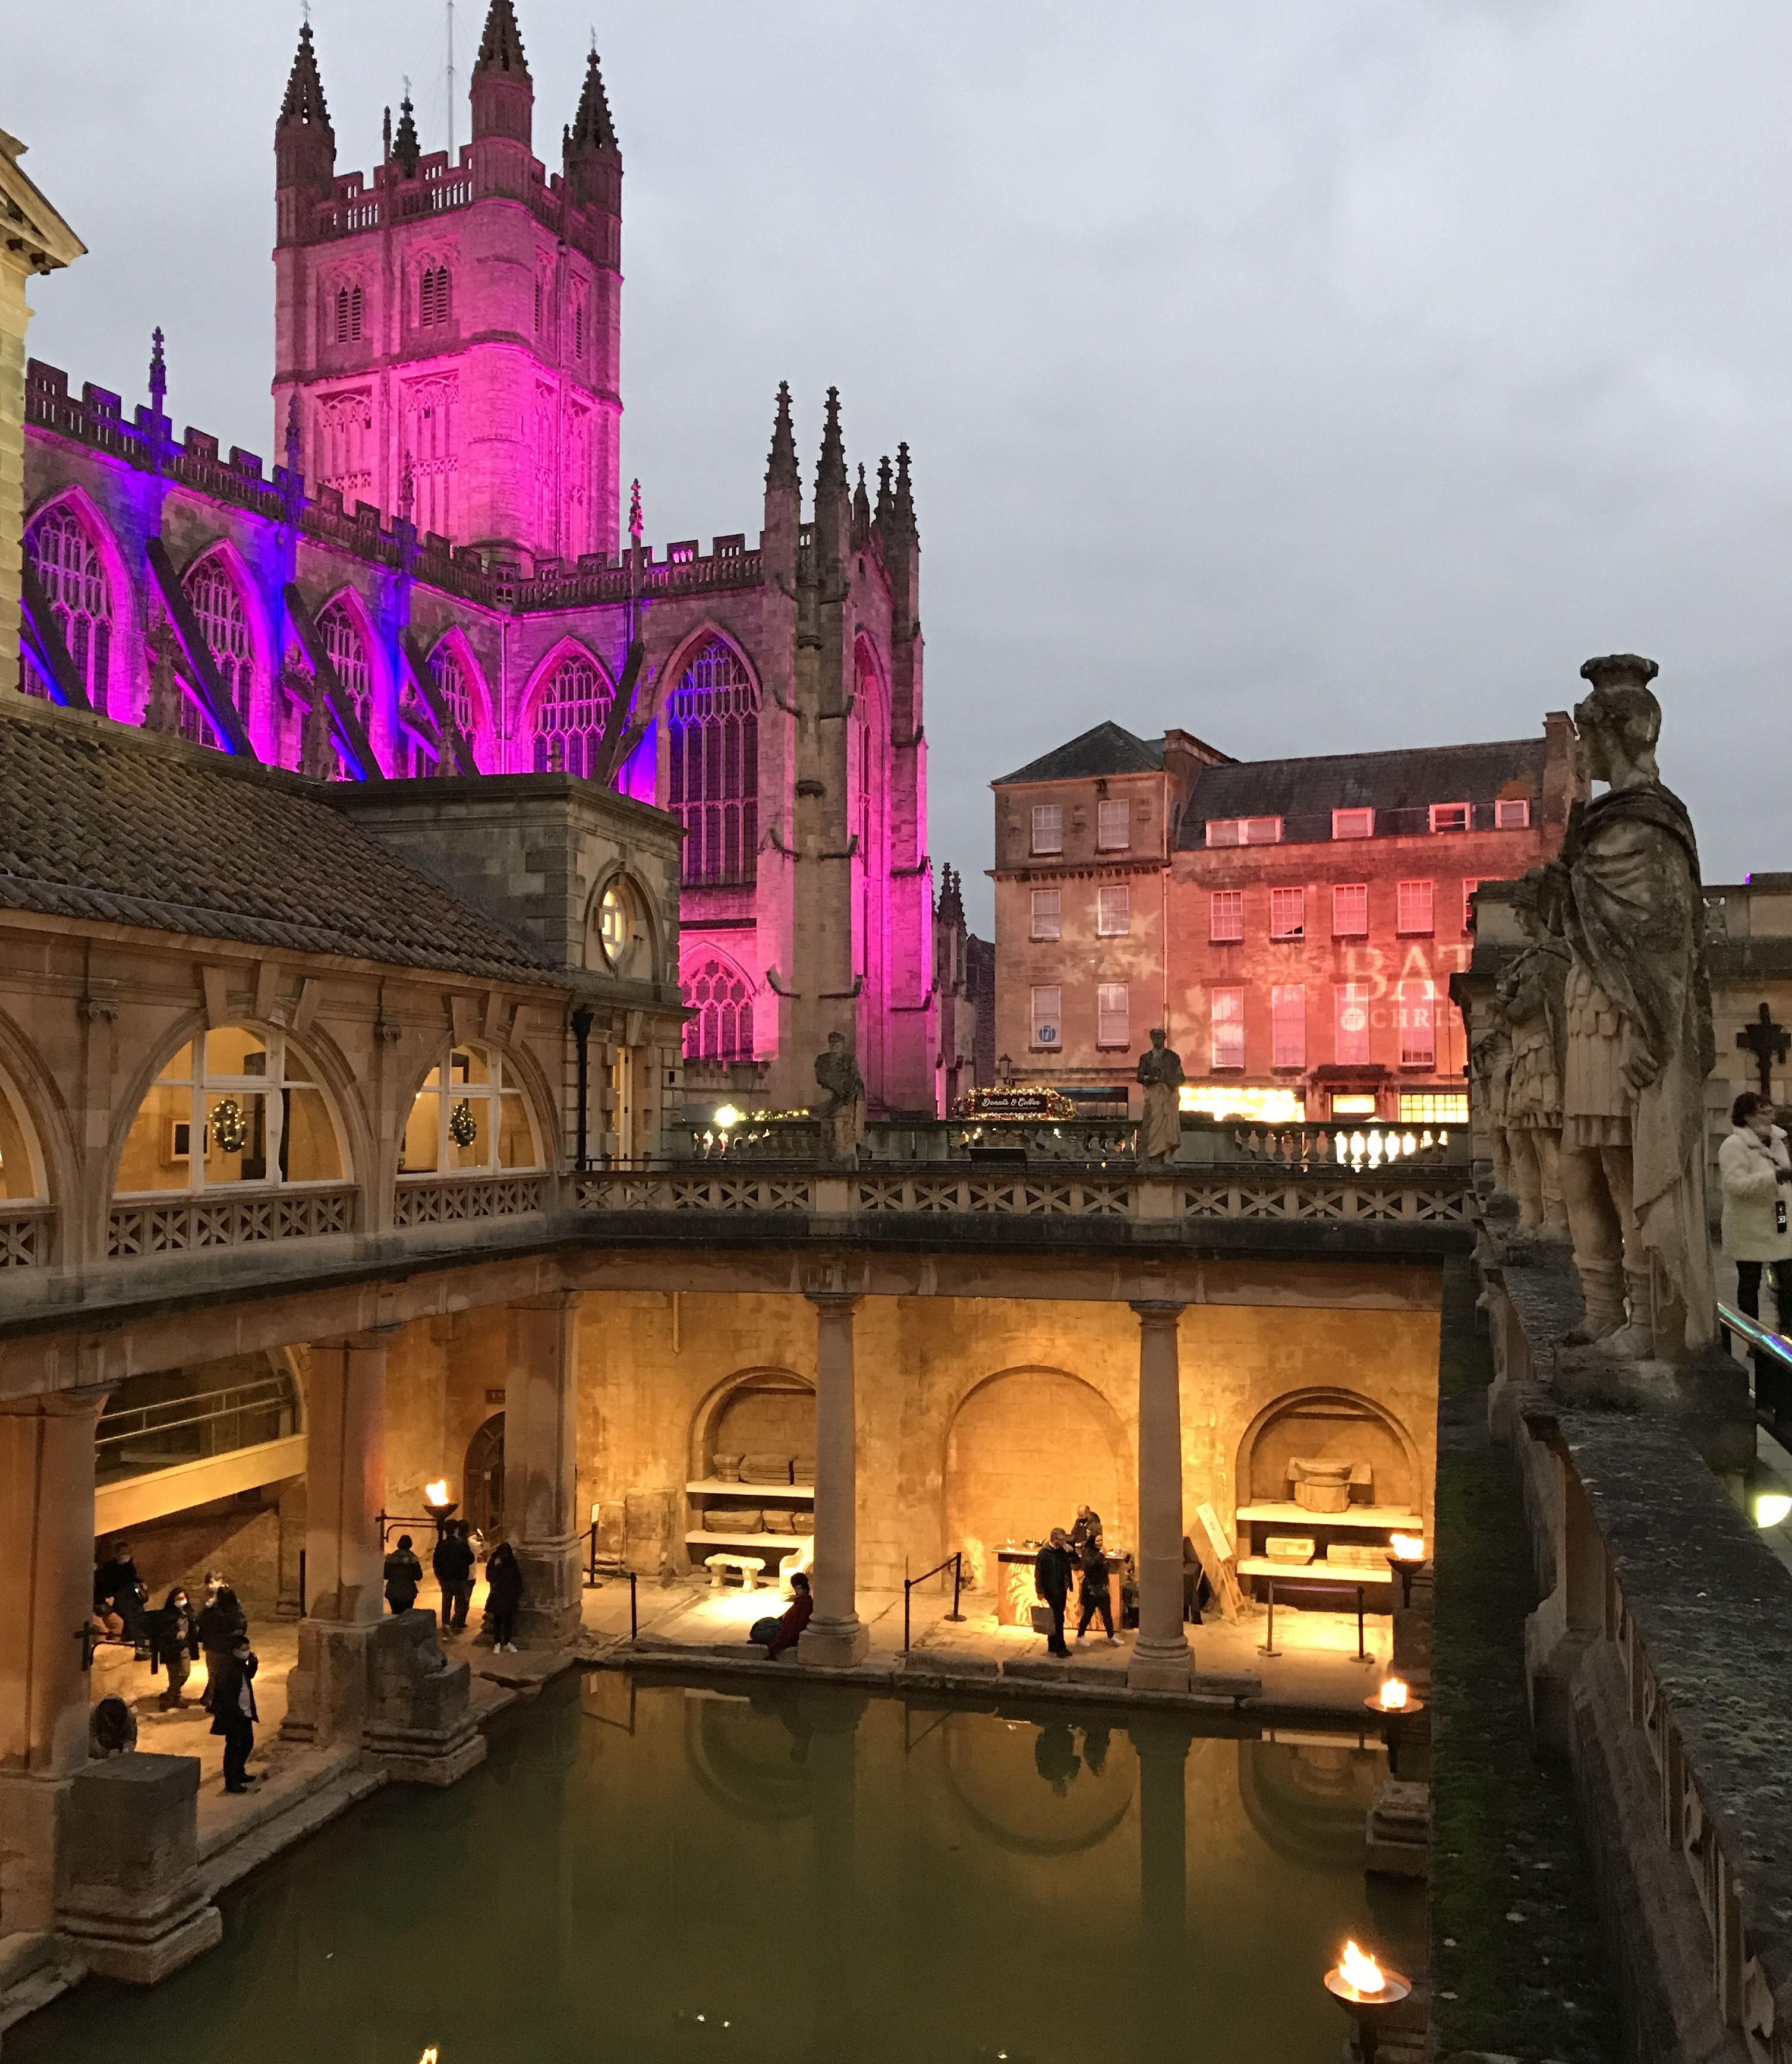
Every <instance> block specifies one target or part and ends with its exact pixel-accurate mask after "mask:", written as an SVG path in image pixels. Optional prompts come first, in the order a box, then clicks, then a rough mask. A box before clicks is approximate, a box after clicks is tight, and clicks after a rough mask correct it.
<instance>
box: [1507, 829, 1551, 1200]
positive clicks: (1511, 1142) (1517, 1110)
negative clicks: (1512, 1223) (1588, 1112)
mask: <svg viewBox="0 0 1792 2064" xmlns="http://www.w3.org/2000/svg"><path fill="white" fill-rule="evenodd" d="M1543 888H1544V872H1543V869H1541V868H1537V867H1534V868H1532V869H1531V871H1530V873H1528V874H1526V875H1525V876H1524V877H1522V878H1521V879H1520V881H1517V882H1516V884H1515V885H1514V889H1513V895H1512V910H1513V913H1514V914H1515V916H1516V917H1517V919H1518V921H1519V924H1520V926H1521V927H1522V928H1523V929H1524V933H1525V936H1526V937H1528V939H1529V940H1530V941H1531V943H1530V945H1528V947H1527V948H1526V949H1525V950H1524V952H1523V953H1520V955H1519V956H1518V957H1517V959H1516V960H1515V961H1513V962H1512V963H1511V965H1510V966H1509V967H1508V968H1507V970H1505V972H1504V973H1503V974H1502V975H1501V976H1500V978H1499V983H1498V985H1497V988H1496V991H1495V994H1496V995H1497V998H1498V1000H1499V1010H1500V1012H1501V1014H1502V1015H1503V1018H1504V1019H1505V1024H1506V1029H1507V1034H1509V1036H1510V1040H1511V1054H1510V1059H1509V1062H1508V1068H1507V1079H1506V1091H1505V1110H1504V1118H1503V1130H1504V1135H1505V1145H1506V1155H1507V1163H1508V1167H1509V1168H1510V1171H1511V1187H1512V1189H1513V1191H1514V1192H1515V1193H1516V1195H1517V1198H1518V1227H1519V1231H1520V1232H1553V1233H1565V1232H1567V1231H1568V1213H1567V1211H1566V1210H1565V1209H1564V1206H1563V1203H1562V1179H1561V1163H1560V1150H1561V1139H1562V1066H1563V1060H1564V1050H1565V1048H1566V1044H1567V1033H1568V1021H1567V1008H1566V1005H1565V1003H1564V990H1565V989H1566V986H1567V983H1568V943H1567V941H1565V940H1564V939H1563V938H1562V937H1560V935H1559V934H1558V933H1554V932H1552V931H1551V930H1550V929H1548V924H1547V922H1546V920H1545V917H1544V912H1543V909H1542V908H1541V892H1542V890H1543Z"/></svg>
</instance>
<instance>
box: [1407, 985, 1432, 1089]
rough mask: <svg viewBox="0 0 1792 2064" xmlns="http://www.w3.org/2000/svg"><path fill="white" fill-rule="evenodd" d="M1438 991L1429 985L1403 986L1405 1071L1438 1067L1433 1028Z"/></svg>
mask: <svg viewBox="0 0 1792 2064" xmlns="http://www.w3.org/2000/svg"><path fill="white" fill-rule="evenodd" d="M1434 1001H1435V991H1434V990H1433V987H1432V985H1431V983H1430V982H1417V981H1415V982H1402V983H1401V985H1400V1065H1401V1066H1402V1067H1403V1068H1433V1067H1435V1066H1437V1034H1436V1031H1435V1028H1434V1026H1433V1025H1432V1022H1431V1021H1432V1017H1433V1014H1434V1013H1433V1004H1434Z"/></svg>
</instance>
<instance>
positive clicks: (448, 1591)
mask: <svg viewBox="0 0 1792 2064" xmlns="http://www.w3.org/2000/svg"><path fill="white" fill-rule="evenodd" d="M471 1532H472V1528H471V1527H470V1526H469V1525H468V1524H467V1522H466V1521H465V1520H464V1519H463V1520H462V1521H461V1522H460V1523H459V1525H458V1526H448V1527H446V1528H445V1529H444V1530H443V1531H442V1538H441V1539H440V1540H439V1541H438V1542H437V1543H436V1544H435V1553H434V1554H433V1555H432V1556H431V1557H430V1568H431V1569H432V1570H434V1572H435V1580H436V1582H438V1584H440V1585H441V1586H442V1632H443V1633H444V1634H449V1633H453V1634H465V1633H466V1614H467V1608H468V1607H469V1606H470V1605H471V1604H472V1602H473V1544H472V1542H470V1541H469V1540H468V1539H467V1538H466V1537H467V1536H468V1534H470V1533H471Z"/></svg>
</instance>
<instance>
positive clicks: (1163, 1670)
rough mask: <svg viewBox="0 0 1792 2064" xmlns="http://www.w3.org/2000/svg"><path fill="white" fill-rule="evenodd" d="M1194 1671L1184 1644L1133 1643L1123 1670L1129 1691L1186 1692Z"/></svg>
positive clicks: (1193, 1662) (1191, 1659)
mask: <svg viewBox="0 0 1792 2064" xmlns="http://www.w3.org/2000/svg"><path fill="white" fill-rule="evenodd" d="M1194 1667H1195V1659H1194V1657H1193V1655H1192V1654H1191V1653H1190V1651H1189V1644H1188V1643H1187V1641H1186V1640H1182V1641H1164V1642H1151V1643H1147V1642H1145V1641H1143V1640H1140V1641H1136V1642H1135V1643H1133V1644H1132V1660H1131V1661H1130V1662H1129V1663H1128V1664H1127V1666H1126V1687H1127V1689H1128V1691H1187V1690H1188V1688H1189V1679H1190V1678H1191V1677H1192V1676H1193V1674H1194Z"/></svg>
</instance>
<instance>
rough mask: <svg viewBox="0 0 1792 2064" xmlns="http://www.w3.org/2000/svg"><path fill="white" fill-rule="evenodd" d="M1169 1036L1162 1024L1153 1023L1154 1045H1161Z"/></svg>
mask: <svg viewBox="0 0 1792 2064" xmlns="http://www.w3.org/2000/svg"><path fill="white" fill-rule="evenodd" d="M1165 1038H1168V1034H1167V1033H1166V1032H1165V1031H1164V1028H1163V1026H1161V1025H1153V1026H1152V1028H1151V1043H1152V1046H1162V1045H1163V1043H1164V1040H1165Z"/></svg>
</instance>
